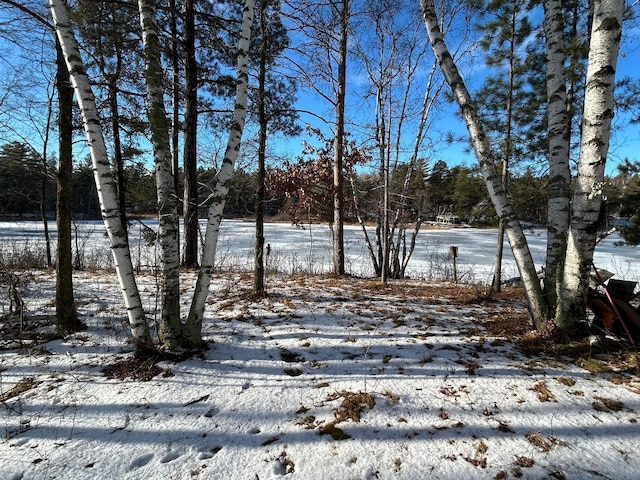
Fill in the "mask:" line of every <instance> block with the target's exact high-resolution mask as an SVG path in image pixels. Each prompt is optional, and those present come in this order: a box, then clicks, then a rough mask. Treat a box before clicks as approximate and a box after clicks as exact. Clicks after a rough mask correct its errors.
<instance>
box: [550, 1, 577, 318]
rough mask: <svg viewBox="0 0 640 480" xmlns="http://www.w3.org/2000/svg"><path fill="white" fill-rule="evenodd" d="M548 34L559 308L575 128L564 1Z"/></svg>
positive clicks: (554, 6) (553, 6)
mask: <svg viewBox="0 0 640 480" xmlns="http://www.w3.org/2000/svg"><path fill="white" fill-rule="evenodd" d="M544 34H545V45H546V60H547V73H546V83H547V135H548V138H549V146H548V152H549V153H548V155H549V193H548V195H549V200H548V201H549V207H548V215H547V255H546V263H545V276H544V293H545V298H546V299H547V303H548V304H549V305H550V306H551V307H552V308H555V304H556V300H557V285H556V281H557V279H558V278H559V274H560V273H561V272H562V265H563V261H564V255H565V252H566V245H567V231H568V229H569V200H570V187H571V168H570V165H569V153H570V143H571V125H570V119H569V114H568V111H569V108H568V107H569V105H568V98H567V76H566V72H565V57H566V53H565V50H566V49H565V46H564V22H563V14H562V2H561V0H545V2H544Z"/></svg>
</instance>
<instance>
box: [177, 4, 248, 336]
mask: <svg viewBox="0 0 640 480" xmlns="http://www.w3.org/2000/svg"><path fill="white" fill-rule="evenodd" d="M254 10H255V0H246V1H245V4H244V9H243V15H242V26H241V29H240V33H239V36H238V48H237V67H236V68H237V79H236V101H235V108H234V111H233V118H232V122H231V129H230V131H229V139H228V141H227V147H226V150H225V156H224V159H223V161H222V166H221V168H220V171H219V172H218V175H217V178H216V183H215V186H214V189H213V192H212V194H211V195H210V199H209V202H210V205H209V215H208V218H207V229H206V232H205V239H204V245H203V252H202V257H201V260H200V267H199V271H198V279H197V280H196V286H195V291H194V293H193V299H192V301H191V307H190V309H189V316H188V318H187V322H186V324H185V345H184V346H185V347H189V348H199V347H200V346H201V344H202V336H201V332H202V320H203V318H204V307H205V304H206V299H207V295H208V292H209V285H210V284H211V275H212V273H213V267H214V262H215V253H216V247H217V245H218V237H219V233H220V222H221V221H222V212H223V210H224V206H225V201H226V195H227V193H228V191H229V184H230V181H231V177H232V175H233V169H234V165H235V162H236V159H237V158H238V151H239V150H240V141H241V140H242V133H243V131H244V125H245V120H246V112H247V97H248V95H247V93H248V84H249V75H248V70H249V47H250V41H251V27H252V25H253V18H254V14H255V12H254Z"/></svg>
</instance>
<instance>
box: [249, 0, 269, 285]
mask: <svg viewBox="0 0 640 480" xmlns="http://www.w3.org/2000/svg"><path fill="white" fill-rule="evenodd" d="M266 14H267V0H260V13H259V15H260V35H261V43H260V61H259V67H258V124H259V128H260V130H259V131H258V185H257V188H256V244H255V249H254V257H253V260H254V268H253V293H254V294H255V295H258V296H264V295H265V294H266V291H265V281H264V277H265V261H264V202H265V181H266V170H265V156H266V148H267V127H268V121H267V115H266V108H265V107H266V105H265V95H266V92H265V83H266V79H267V54H268V48H269V42H268V32H267V20H266V18H265V16H266Z"/></svg>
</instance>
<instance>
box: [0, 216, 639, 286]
mask: <svg viewBox="0 0 640 480" xmlns="http://www.w3.org/2000/svg"><path fill="white" fill-rule="evenodd" d="M145 224H147V225H148V226H150V227H152V228H155V227H156V226H157V223H156V222H155V221H153V220H151V221H145ZM202 227H203V229H204V224H203V225H202ZM49 229H50V231H51V234H52V237H53V238H55V223H50V224H49ZM43 231H44V227H43V225H42V223H41V222H35V221H24V222H0V244H4V247H2V248H4V249H6V248H7V247H8V246H11V245H13V248H16V249H20V248H22V247H21V246H22V245H28V246H29V247H30V248H34V247H35V248H40V244H43V243H44V242H43ZM140 231H141V227H140V224H139V223H134V224H132V227H131V234H130V239H131V252H132V257H133V259H134V265H136V266H138V265H139V266H142V267H147V266H153V265H156V264H157V255H158V252H157V249H156V247H153V246H151V247H149V246H147V245H146V244H145V242H144V239H143V238H142V235H141V234H140ZM254 231H255V229H254V224H253V223H252V222H245V221H236V220H225V221H224V222H223V223H222V226H221V236H220V240H219V242H218V250H217V254H216V266H217V267H219V268H223V269H226V268H239V269H247V270H251V269H252V268H253V245H254ZM203 234H204V230H203ZM496 236H497V230H495V229H477V228H451V229H428V230H427V229H423V230H422V231H421V232H420V234H419V236H418V240H417V243H416V247H415V251H414V253H413V256H412V257H411V261H410V262H409V265H408V267H407V275H408V276H410V277H412V278H424V279H436V278H443V277H447V276H451V275H452V271H453V270H452V267H453V266H452V261H451V259H450V258H449V247H450V246H457V247H458V258H457V262H456V263H457V273H458V279H459V280H460V281H468V282H481V283H487V282H489V281H490V280H491V275H492V272H493V266H494V257H495V244H496ZM74 237H75V240H74V253H75V252H76V251H77V252H80V253H81V255H83V258H85V259H86V260H87V262H91V263H92V264H99V265H103V266H107V265H109V263H110V261H111V260H110V252H109V248H108V240H107V238H106V236H105V233H104V226H103V224H102V222H101V221H83V222H78V223H77V224H76V225H75V230H74ZM527 237H528V240H529V245H530V248H531V252H532V255H533V259H534V262H535V263H536V266H537V267H538V268H539V267H540V266H542V265H543V264H544V255H545V248H546V247H545V245H546V232H545V231H544V230H531V231H529V232H528V234H527ZM619 240H620V237H619V235H618V234H617V233H615V234H613V235H611V236H610V237H608V238H607V239H606V240H604V241H603V242H601V243H600V244H598V246H597V247H596V254H595V263H596V265H597V266H598V267H599V268H605V269H607V270H609V271H611V272H613V273H614V274H615V276H616V278H620V279H625V280H632V281H640V266H639V262H638V260H639V259H640V254H639V252H638V250H637V248H632V247H618V246H615V245H614V243H615V242H616V241H619ZM265 242H266V243H267V244H269V245H270V247H271V249H270V252H271V253H270V255H269V257H268V267H269V268H271V269H277V270H278V271H283V272H288V273H297V272H312V273H325V272H330V271H331V268H332V264H331V232H330V229H329V227H328V226H327V225H312V226H311V228H309V226H306V227H305V228H304V229H302V228H297V227H295V226H293V225H290V224H286V223H268V224H265ZM54 250H55V248H54ZM345 261H346V269H347V272H348V273H350V274H353V275H358V276H365V277H368V276H372V272H373V269H372V267H371V262H370V260H369V254H368V252H367V248H366V245H365V240H364V236H363V234H362V231H361V229H360V227H359V226H351V225H349V226H345ZM503 272H504V273H503V278H504V279H506V278H511V277H515V276H517V271H516V267H515V262H514V260H513V256H512V255H511V251H510V249H509V248H508V246H507V247H506V248H505V255H504V260H503Z"/></svg>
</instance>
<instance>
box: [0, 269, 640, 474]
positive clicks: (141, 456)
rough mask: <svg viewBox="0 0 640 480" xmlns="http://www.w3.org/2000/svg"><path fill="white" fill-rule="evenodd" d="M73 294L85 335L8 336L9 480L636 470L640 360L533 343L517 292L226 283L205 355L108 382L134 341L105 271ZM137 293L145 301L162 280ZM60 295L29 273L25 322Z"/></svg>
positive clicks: (418, 285)
mask: <svg viewBox="0 0 640 480" xmlns="http://www.w3.org/2000/svg"><path fill="white" fill-rule="evenodd" d="M190 280H192V277H190ZM75 286H76V298H77V300H78V303H79V311H80V313H81V314H82V319H83V321H85V322H86V323H87V324H88V325H89V329H88V330H87V331H86V332H82V333H78V334H74V335H72V336H70V337H68V338H65V339H64V340H53V341H50V342H48V343H42V344H38V345H30V344H28V343H22V344H21V345H18V344H16V342H14V341H11V340H10V339H9V338H8V335H6V334H5V335H4V336H3V339H2V341H3V349H2V350H1V351H0V399H1V404H0V412H1V413H0V420H1V423H0V437H1V440H0V472H2V474H1V475H0V476H1V477H2V478H3V479H10V480H17V479H25V480H27V479H28V480H39V479H43V480H44V479H92V480H93V479H106V478H109V479H225V480H226V479H247V480H266V479H278V478H291V479H313V480H316V479H327V480H329V479H344V480H352V479H353V480H355V479H427V478H430V479H452V480H453V479H473V478H482V479H494V478H495V479H500V478H529V479H541V478H552V479H553V478H555V479H565V478H566V479H602V478H611V479H617V480H624V479H636V478H638V472H639V471H640V426H639V425H638V419H639V418H640V380H639V379H638V377H637V374H638V371H639V369H640V367H639V365H638V360H637V359H638V357H637V352H630V353H629V352H628V353H627V354H626V356H625V355H621V354H613V355H611V354H610V355H607V356H604V355H600V354H598V352H596V351H590V350H589V348H588V345H587V346H584V345H582V346H576V347H575V348H574V349H568V348H567V349H565V350H560V349H557V350H556V353H555V354H543V353H540V351H539V349H537V350H536V348H534V347H536V342H535V341H534V340H532V341H531V342H526V341H523V339H522V338H523V337H522V335H519V333H521V332H522V328H518V326H519V325H522V324H523V319H524V318H526V314H525V313H524V309H525V307H524V303H523V302H522V301H521V300H518V298H517V295H514V294H513V292H511V293H510V294H508V295H505V296H504V298H503V299H502V300H499V301H494V302H483V301H481V296H482V292H481V291H480V288H479V287H464V286H460V287H458V286H455V285H452V284H441V285H435V284H429V283H426V282H420V281H416V280H411V281H405V282H402V283H394V284H392V285H391V286H388V287H382V286H380V284H379V283H377V282H374V281H370V280H359V279H339V280H337V279H334V278H332V277H329V276H318V277H309V276H294V277H278V278H270V279H269V281H268V289H269V293H270V296H269V297H268V298H267V299H264V300H255V299H252V297H251V295H250V288H251V278H250V277H249V276H246V275H245V276H243V275H240V274H226V275H219V276H217V277H216V278H215V279H214V284H213V287H212V295H211V301H210V304H209V306H208V314H207V318H206V321H205V330H204V337H205V339H206V340H207V341H208V342H209V345H210V349H209V350H207V351H204V352H202V353H201V355H199V356H196V357H192V358H189V359H185V360H183V361H177V360H175V361H173V360H169V359H165V360H163V361H161V362H159V363H158V364H157V365H156V366H155V367H154V366H153V365H151V364H148V365H141V366H140V368H139V370H138V371H137V372H134V373H135V376H136V378H132V377H131V376H127V377H126V378H124V379H119V378H117V377H118V376H123V375H125V374H126V373H129V374H130V373H131V370H127V367H131V364H130V363H128V362H127V360H128V359H129V358H130V355H129V352H130V351H131V346H130V344H129V343H128V338H129V334H128V331H127V327H126V325H125V324H124V323H123V321H124V311H123V310H124V309H123V306H122V301H121V296H120V293H119V291H118V289H117V287H116V285H115V276H114V275H111V274H99V273H87V272H79V273H77V274H76V279H75ZM140 288H141V291H142V293H143V295H144V298H145V306H146V307H147V308H148V309H149V311H150V312H151V311H153V310H154V309H155V307H156V296H155V294H156V285H155V279H154V278H153V277H150V276H149V277H142V281H141V282H140ZM187 290H188V289H187ZM53 298H54V279H53V276H52V275H51V274H49V273H42V274H39V276H38V280H37V281H35V282H32V283H31V284H30V288H29V291H28V294H27V295H26V297H25V300H26V304H27V308H28V309H29V314H30V315H32V317H31V318H29V319H27V324H26V325H25V326H36V325H37V324H38V323H39V322H42V323H46V318H45V317H44V316H45V315H51V314H52V313H53ZM184 298H185V300H184V307H185V309H186V308H188V300H187V298H188V292H187V293H186V294H185V297H184ZM503 326H507V327H508V328H507V330H505V332H504V333H503V334H501V333H500V331H501V328H502V327H503ZM7 331H8V325H4V332H7ZM516 333H518V335H515V334H516ZM526 345H529V347H530V348H528V349H526V348H524V346H526ZM549 351H551V350H549ZM525 352H529V353H525ZM601 360H607V361H606V362H604V361H601ZM612 360H615V361H614V362H612ZM117 362H120V363H117ZM105 367H106V369H105ZM105 371H106V373H108V374H109V375H108V376H106V375H105Z"/></svg>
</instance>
